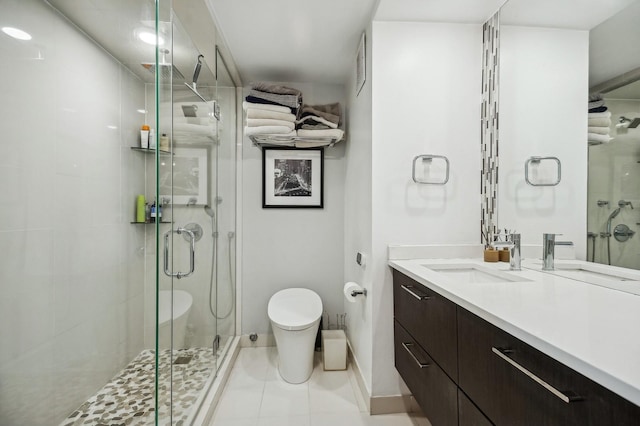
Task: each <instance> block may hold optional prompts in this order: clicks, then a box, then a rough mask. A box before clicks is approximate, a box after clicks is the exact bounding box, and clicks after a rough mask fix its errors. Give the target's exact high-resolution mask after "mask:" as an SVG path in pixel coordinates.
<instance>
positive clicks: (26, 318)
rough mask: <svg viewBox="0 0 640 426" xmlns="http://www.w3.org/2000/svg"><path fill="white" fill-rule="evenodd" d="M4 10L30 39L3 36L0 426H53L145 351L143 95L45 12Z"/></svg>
mask: <svg viewBox="0 0 640 426" xmlns="http://www.w3.org/2000/svg"><path fill="white" fill-rule="evenodd" d="M2 8H3V13H2V16H3V19H5V18H7V20H6V21H3V22H4V23H3V25H5V24H9V23H10V24H11V25H12V26H16V27H19V28H22V29H24V30H27V31H28V32H30V33H31V34H32V36H33V39H32V40H31V41H29V42H25V41H17V40H14V39H11V38H9V37H7V36H5V35H4V34H2V36H1V37H0V52H1V56H2V59H1V61H2V64H3V66H2V67H1V68H0V93H2V103H1V104H0V127H1V128H2V133H3V136H2V138H0V147H1V149H2V152H3V155H2V156H0V252H1V253H2V256H1V257H0V286H1V293H2V295H1V297H0V339H1V341H0V382H1V383H2V386H0V423H2V424H57V423H58V422H60V421H62V420H63V419H64V417H65V416H67V415H68V414H70V412H71V411H72V410H74V409H75V408H77V407H78V406H79V405H80V403H82V402H84V401H85V400H86V398H87V397H89V396H90V395H92V394H93V393H94V392H95V391H96V390H98V389H99V388H101V387H102V386H103V385H104V384H105V383H106V382H107V381H108V380H109V379H110V378H111V377H112V376H113V375H114V374H115V373H116V372H117V371H119V370H120V369H121V368H122V367H123V366H124V365H126V363H127V362H128V361H130V360H131V359H132V358H133V356H134V355H136V354H137V353H138V352H139V351H140V350H141V348H142V341H143V339H142V333H143V327H142V322H143V315H142V306H143V301H142V299H143V279H144V269H143V259H144V256H143V254H144V252H143V247H144V227H143V226H136V225H131V224H130V223H129V222H130V221H131V220H133V218H134V202H135V195H136V194H138V193H142V192H143V190H144V160H143V159H142V157H141V156H140V155H139V154H137V153H134V152H132V151H131V150H130V149H129V146H132V145H134V144H135V143H137V137H138V136H137V135H138V134H139V133H138V131H139V126H140V124H141V121H142V116H141V115H140V114H139V113H137V112H136V110H137V109H144V107H145V96H144V87H143V85H142V83H141V82H140V81H139V80H138V79H137V78H136V77H134V76H133V75H132V74H131V73H130V72H128V71H127V70H126V69H125V68H124V67H122V66H121V65H120V64H118V63H117V62H115V61H114V60H113V58H112V57H111V56H109V55H108V54H106V53H105V52H104V51H103V50H101V49H100V48H98V47H97V46H96V45H95V44H93V43H92V42H91V41H90V40H88V39H87V38H85V37H84V36H83V35H82V34H81V33H79V32H78V31H77V30H76V29H75V28H73V27H71V26H70V25H69V24H68V23H67V21H65V20H63V19H61V18H60V16H59V15H58V14H57V13H55V12H54V11H52V10H51V9H50V8H49V7H48V6H47V5H46V4H45V3H44V2H35V1H30V2H22V1H17V0H16V1H4V2H3V4H2ZM8 18H11V22H9V20H8ZM108 126H111V127H108Z"/></svg>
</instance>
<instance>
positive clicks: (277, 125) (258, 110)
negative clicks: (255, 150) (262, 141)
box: [242, 101, 296, 137]
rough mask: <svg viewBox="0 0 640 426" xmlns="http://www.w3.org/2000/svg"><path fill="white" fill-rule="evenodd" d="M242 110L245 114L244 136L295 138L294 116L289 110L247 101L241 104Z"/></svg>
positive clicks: (283, 107) (278, 106)
mask: <svg viewBox="0 0 640 426" xmlns="http://www.w3.org/2000/svg"><path fill="white" fill-rule="evenodd" d="M242 108H243V109H244V110H245V112H246V122H245V127H244V134H245V135H247V136H254V135H275V136H285V137H291V136H296V131H295V121H296V116H295V115H293V114H292V113H291V109H290V108H287V107H285V106H280V105H270V104H257V103H251V102H247V101H245V102H243V103H242Z"/></svg>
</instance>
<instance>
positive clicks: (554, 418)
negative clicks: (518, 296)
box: [458, 307, 640, 426]
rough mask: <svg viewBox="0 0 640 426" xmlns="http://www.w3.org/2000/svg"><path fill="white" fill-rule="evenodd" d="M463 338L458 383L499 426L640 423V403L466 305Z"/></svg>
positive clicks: (460, 324)
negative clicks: (584, 374) (587, 375)
mask: <svg viewBox="0 0 640 426" xmlns="http://www.w3.org/2000/svg"><path fill="white" fill-rule="evenodd" d="M458 339H459V342H458V343H459V353H458V355H459V381H458V385H459V386H460V388H461V389H462V390H463V391H464V393H465V394H466V395H468V396H469V398H470V399H471V400H472V401H473V402H474V403H475V404H476V405H477V406H478V407H479V408H480V410H482V412H483V413H485V414H486V415H487V417H488V418H489V419H490V420H491V421H492V422H493V423H494V424H496V425H498V426H501V425H507V426H515V425H536V426H537V425H559V426H570V425H576V426H585V425H593V426H601V425H616V426H621V425H629V426H631V425H638V424H640V407H637V406H635V405H633V404H631V403H630V402H629V401H626V400H624V399H623V398H621V397H619V396H618V395H616V394H614V393H613V392H611V391H609V390H607V389H605V388H603V387H602V386H600V385H598V384H597V383H595V382H593V381H591V380H590V379H588V378H586V377H585V376H583V375H581V374H579V373H577V372H576V371H574V370H572V369H570V368H569V367H567V366H565V365H564V364H561V363H559V362H558V361H556V360H554V359H553V358H551V357H549V356H547V355H545V354H544V353H542V352H540V351H538V350H537V349H535V348H533V347H531V346H529V345H527V344H526V343H524V342H522V341H521V340H519V339H517V338H515V337H513V336H511V335H510V334H508V333H506V332H504V331H502V330H500V329H499V328H497V327H495V326H493V325H491V324H489V323H488V322H486V321H484V320H483V319H481V318H479V317H477V316H475V315H473V314H471V313H470V312H468V311H466V310H464V309H463V308H460V307H458ZM543 383H544V384H543Z"/></svg>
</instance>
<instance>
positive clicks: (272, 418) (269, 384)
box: [209, 347, 430, 426]
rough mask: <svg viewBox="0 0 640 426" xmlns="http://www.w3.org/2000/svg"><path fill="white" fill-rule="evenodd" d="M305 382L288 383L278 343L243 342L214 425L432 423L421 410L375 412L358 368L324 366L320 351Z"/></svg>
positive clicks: (384, 425) (407, 425)
mask: <svg viewBox="0 0 640 426" xmlns="http://www.w3.org/2000/svg"><path fill="white" fill-rule="evenodd" d="M316 355H317V356H316V359H315V367H314V370H313V374H312V375H311V378H310V379H309V381H307V382H306V383H302V384H298V385H292V384H289V383H286V382H285V381H284V380H282V378H281V377H280V375H279V374H278V372H277V367H276V366H277V351H276V348H275V347H267V348H243V349H241V350H240V353H239V354H238V358H237V360H236V362H235V364H234V366H233V369H232V371H231V375H230V377H229V380H228V382H227V384H226V386H225V388H224V391H223V393H222V397H221V398H220V402H219V403H218V406H217V407H216V411H215V413H214V418H213V421H212V423H211V424H210V425H209V426H276V425H277V426H327V425H329V426H343V425H344V426H429V425H430V423H429V422H428V420H427V419H426V418H424V417H421V416H420V415H412V414H389V415H377V416H370V415H369V414H368V413H367V412H366V408H365V405H364V402H363V401H362V400H361V397H360V394H359V392H358V391H357V383H356V381H355V380H356V379H355V375H354V373H353V371H352V370H351V369H350V368H349V369H348V370H347V371H324V370H323V368H322V362H321V358H320V356H319V355H320V354H316Z"/></svg>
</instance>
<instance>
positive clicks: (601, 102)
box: [589, 99, 604, 109]
mask: <svg viewBox="0 0 640 426" xmlns="http://www.w3.org/2000/svg"><path fill="white" fill-rule="evenodd" d="M601 106H604V99H600V100H597V101H591V102H589V109H591V108H598V107H601Z"/></svg>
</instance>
